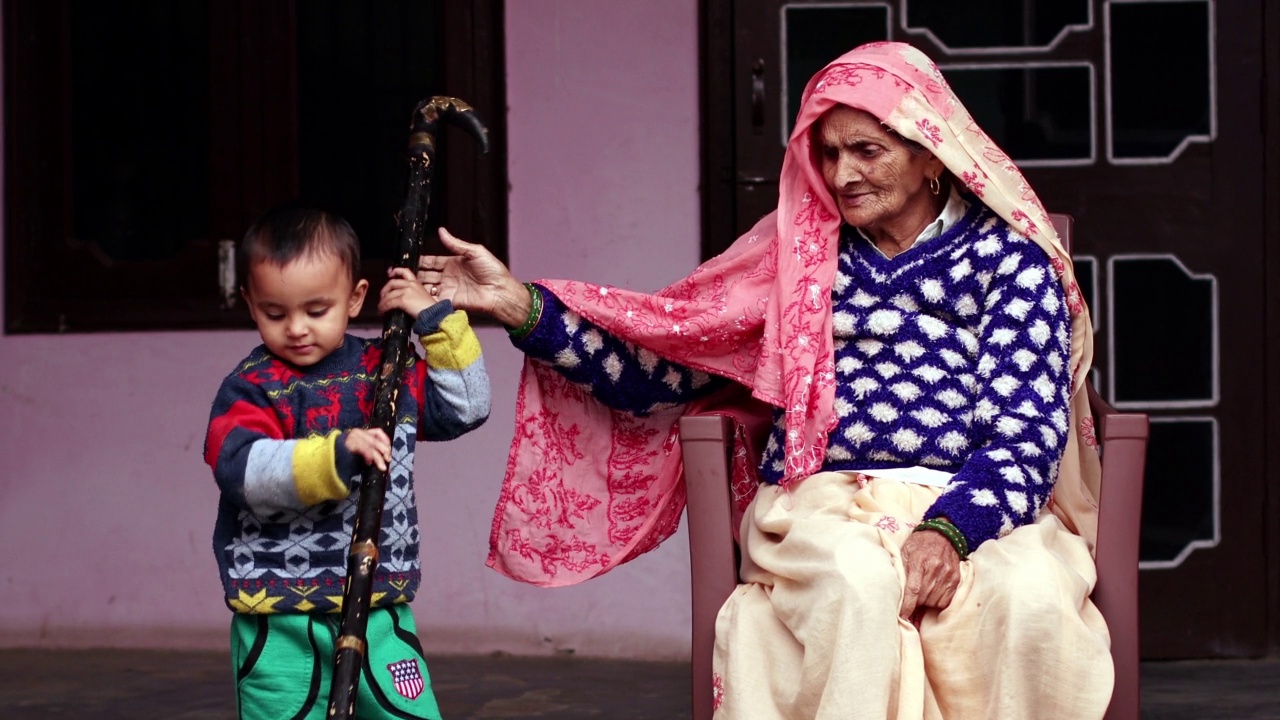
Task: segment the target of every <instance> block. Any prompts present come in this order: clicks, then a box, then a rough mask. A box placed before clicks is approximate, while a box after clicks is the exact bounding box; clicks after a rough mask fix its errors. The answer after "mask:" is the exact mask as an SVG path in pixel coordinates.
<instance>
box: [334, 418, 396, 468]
mask: <svg viewBox="0 0 1280 720" xmlns="http://www.w3.org/2000/svg"><path fill="white" fill-rule="evenodd" d="M344 442H345V443H346V445H347V449H348V450H350V451H351V454H352V455H358V456H359V457H361V458H363V459H364V461H365V462H366V463H368V464H370V465H372V466H374V467H376V468H378V469H379V470H381V471H383V472H386V471H387V463H389V462H391V439H390V438H388V437H387V434H386V433H384V432H382V430H379V429H378V428H352V429H351V430H348V431H347V432H346V435H345V440H344Z"/></svg>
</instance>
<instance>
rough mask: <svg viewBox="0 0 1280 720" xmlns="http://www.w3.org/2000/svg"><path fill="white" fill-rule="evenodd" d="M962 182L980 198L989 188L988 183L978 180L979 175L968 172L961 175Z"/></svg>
mask: <svg viewBox="0 0 1280 720" xmlns="http://www.w3.org/2000/svg"><path fill="white" fill-rule="evenodd" d="M960 180H961V181H962V182H963V183H964V184H965V186H967V187H968V188H969V189H970V190H972V191H973V194H974V195H977V196H978V197H982V191H983V190H984V189H986V187H987V184H986V183H984V182H982V181H981V180H979V179H978V174H977V173H973V172H969V171H968V170H966V171H964V172H962V173H960Z"/></svg>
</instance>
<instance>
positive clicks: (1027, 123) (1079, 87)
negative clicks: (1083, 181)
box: [942, 65, 1093, 163]
mask: <svg viewBox="0 0 1280 720" xmlns="http://www.w3.org/2000/svg"><path fill="white" fill-rule="evenodd" d="M942 74H943V75H945V76H946V78H947V81H948V82H950V83H951V87H952V89H954V90H955V92H956V95H958V96H959V97H960V102H962V103H964V105H965V107H966V108H968V109H969V112H970V114H972V115H973V119H974V120H976V121H977V122H978V125H979V126H980V127H981V128H982V129H983V130H985V131H986V132H987V134H988V135H990V136H991V138H992V139H994V140H995V141H996V144H998V145H1000V147H1001V148H1003V149H1004V151H1005V152H1007V153H1009V156H1010V157H1011V158H1013V159H1014V160H1016V161H1019V162H1024V163H1025V162H1035V161H1037V160H1039V161H1071V160H1077V161H1086V162H1087V161H1089V160H1090V159H1092V157H1093V114H1092V113H1091V112H1090V110H1091V108H1092V107H1093V68H1092V67H1090V66H1089V65H1053V66H1032V67H1016V68H1015V67H982V68H954V67H953V68H947V67H944V68H942Z"/></svg>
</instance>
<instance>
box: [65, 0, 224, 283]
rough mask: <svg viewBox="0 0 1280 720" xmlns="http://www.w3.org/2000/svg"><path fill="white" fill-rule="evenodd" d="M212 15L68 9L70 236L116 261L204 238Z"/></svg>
mask: <svg viewBox="0 0 1280 720" xmlns="http://www.w3.org/2000/svg"><path fill="white" fill-rule="evenodd" d="M208 15H209V10H208V6H207V4H206V3H203V2H183V3H174V2H170V1H169V0H149V1H146V2H130V3H99V2H73V3H72V4H71V6H70V45H71V47H70V51H71V78H70V80H71V97H72V98H74V102H73V103H72V104H71V106H72V109H71V155H72V158H71V165H72V168H73V177H72V181H71V186H72V187H71V190H72V201H71V214H72V232H73V236H74V238H75V239H76V240H77V241H80V242H85V243H89V244H92V245H94V246H96V247H97V248H98V250H100V251H101V253H102V254H103V255H105V257H106V258H109V259H110V260H116V261H129V260H162V259H167V258H171V257H173V256H175V255H177V254H178V253H179V251H181V250H182V249H183V247H184V246H185V245H186V244H187V243H188V242H189V241H191V240H192V239H196V238H203V237H205V235H206V227H207V224H208V223H207V218H208V199H207V198H208V176H209V172H208V143H207V142H206V140H205V138H206V137H207V136H208V127H209V125H208V119H207V118H208V116H209V55H208ZM104 261H105V259H104Z"/></svg>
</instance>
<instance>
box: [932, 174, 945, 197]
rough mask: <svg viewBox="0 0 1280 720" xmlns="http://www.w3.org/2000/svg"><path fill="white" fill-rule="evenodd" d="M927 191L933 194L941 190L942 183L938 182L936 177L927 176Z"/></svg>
mask: <svg viewBox="0 0 1280 720" xmlns="http://www.w3.org/2000/svg"><path fill="white" fill-rule="evenodd" d="M929 192H931V193H933V194H934V195H937V194H938V193H940V192H942V183H940V182H938V178H936V177H935V178H929Z"/></svg>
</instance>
